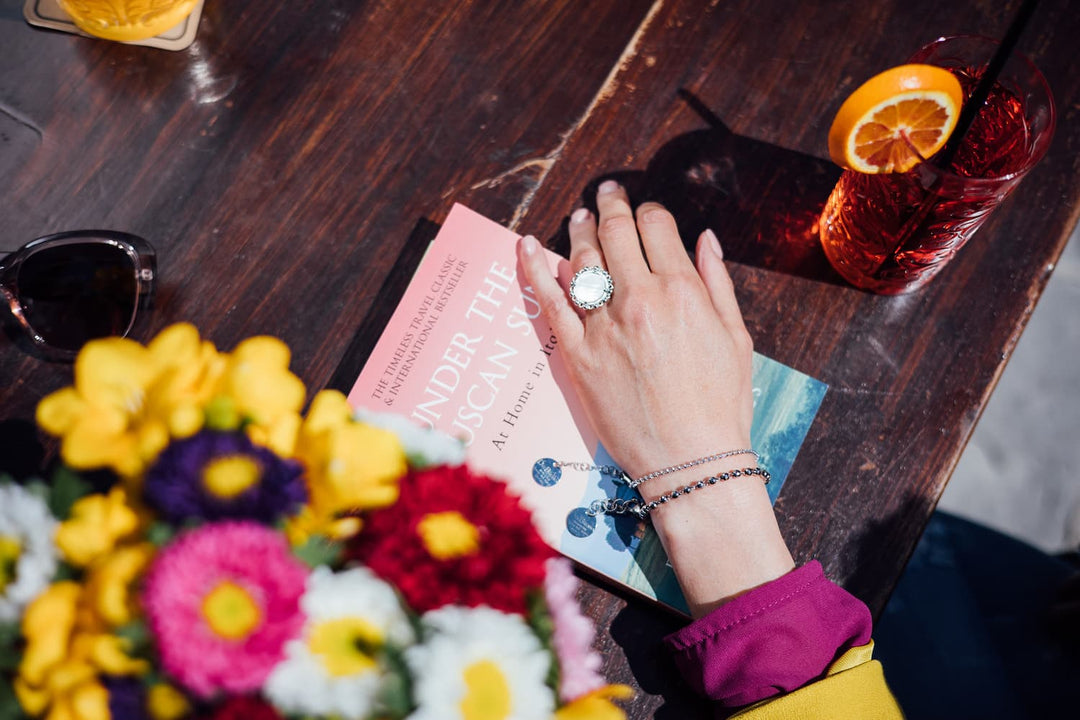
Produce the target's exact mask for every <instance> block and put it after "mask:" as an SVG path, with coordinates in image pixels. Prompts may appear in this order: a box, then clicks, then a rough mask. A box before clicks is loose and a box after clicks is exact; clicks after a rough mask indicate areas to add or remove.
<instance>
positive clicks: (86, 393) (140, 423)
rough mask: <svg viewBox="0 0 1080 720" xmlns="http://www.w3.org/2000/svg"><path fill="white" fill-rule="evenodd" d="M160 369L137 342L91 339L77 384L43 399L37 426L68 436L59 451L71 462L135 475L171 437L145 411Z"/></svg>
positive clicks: (79, 365)
mask: <svg viewBox="0 0 1080 720" xmlns="http://www.w3.org/2000/svg"><path fill="white" fill-rule="evenodd" d="M159 371H160V367H159V366H158V365H157V364H155V362H154V357H153V356H152V355H151V353H150V352H149V351H148V350H147V349H146V348H144V347H143V346H142V345H139V344H138V343H137V342H134V341H132V340H127V339H124V338H105V339H103V340H92V341H90V342H89V343H87V344H86V346H85V347H84V348H83V350H82V351H81V352H80V353H79V356H78V358H77V359H76V360H75V385H74V386H73V387H67V388H63V389H61V390H58V391H56V392H54V393H52V394H51V395H47V396H46V397H45V398H43V399H42V400H41V402H40V403H38V407H37V422H38V425H40V426H41V427H42V429H44V430H45V431H46V432H49V433H51V434H53V435H57V436H60V437H62V438H63V441H62V442H61V446H60V454H61V455H62V456H63V458H64V462H66V463H67V464H68V465H70V466H72V467H74V468H77V469H83V470H86V469H93V468H100V467H110V468H112V469H113V470H115V471H116V472H118V473H119V474H121V475H124V476H131V475H135V474H137V473H138V472H139V471H141V470H142V468H143V465H144V463H145V459H146V458H147V457H153V456H154V455H156V454H157V453H158V452H159V451H160V450H161V448H163V447H164V446H165V444H166V443H167V442H168V430H167V428H166V426H165V425H164V423H163V422H161V420H160V419H159V418H154V417H148V416H146V413H145V403H146V394H147V390H148V389H149V387H150V385H151V383H153V381H154V379H155V378H156V377H157V374H158V372H159Z"/></svg>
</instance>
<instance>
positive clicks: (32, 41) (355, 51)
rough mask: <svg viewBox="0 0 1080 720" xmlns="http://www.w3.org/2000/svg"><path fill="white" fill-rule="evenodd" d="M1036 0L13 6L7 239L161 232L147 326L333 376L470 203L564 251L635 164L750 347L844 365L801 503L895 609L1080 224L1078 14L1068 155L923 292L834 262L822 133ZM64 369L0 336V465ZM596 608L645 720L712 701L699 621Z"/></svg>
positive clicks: (3, 193) (4, 26)
mask: <svg viewBox="0 0 1080 720" xmlns="http://www.w3.org/2000/svg"><path fill="white" fill-rule="evenodd" d="M1017 5H1018V2H1016V1H1015V0H1014V1H1012V2H1007V3H1000V2H990V1H989V0H957V1H956V2H949V3H940V2H937V1H936V0H879V1H878V2H875V3H872V4H859V5H858V6H857V7H858V9H857V11H856V10H854V8H855V6H854V5H850V6H849V5H846V4H842V3H831V2H824V1H820V2H797V1H796V0H755V1H751V0H732V1H730V2H715V1H714V2H707V1H706V0H655V2H653V1H647V0H622V1H621V2H620V1H618V0H602V1H599V2H593V3H589V4H588V5H587V7H586V6H585V5H583V4H580V3H572V2H569V1H568V0H553V1H550V2H543V3H497V2H461V3H412V4H409V3H400V2H388V1H383V2H375V1H369V2H358V1H354V0H322V2H314V0H301V1H298V2H292V3H219V2H212V3H208V5H207V8H206V11H205V13H204V16H203V20H202V22H201V25H200V29H199V38H198V41H197V43H196V45H195V46H193V48H191V49H190V50H188V51H185V52H181V53H167V52H162V51H155V50H148V49H144V48H133V47H126V46H121V45H116V44H111V43H106V42H100V41H94V40H89V39H84V38H77V37H73V36H68V35H63V34H59V33H48V32H41V31H36V30H33V29H31V28H29V27H27V26H26V25H25V24H24V23H23V22H22V20H21V15H20V12H19V7H21V0H0V53H2V58H3V62H0V206H2V207H3V209H4V220H5V228H4V232H3V238H4V239H3V243H0V244H2V245H4V246H6V247H9V248H10V247H12V246H17V245H19V244H21V243H23V242H25V241H27V240H29V239H31V238H33V237H36V236H39V235H43V234H47V233H49V232H54V231H58V230H63V229H73V228H85V227H107V228H115V229H122V230H127V231H131V232H136V233H140V234H142V235H144V236H145V237H147V238H148V239H150V240H151V242H153V243H154V244H155V246H156V247H157V248H158V251H159V266H160V268H161V270H162V277H161V280H162V288H161V291H160V293H159V296H158V302H157V307H156V309H155V311H154V312H153V314H152V315H151V316H149V317H148V318H147V322H145V323H144V324H143V325H142V327H141V328H140V334H141V337H143V338H145V337H148V336H149V335H150V334H152V333H153V332H154V331H156V330H157V329H160V328H161V327H163V326H165V325H166V324H169V323H171V322H174V321H177V320H181V319H183V320H191V321H193V322H195V323H196V324H198V325H199V327H200V328H201V329H202V330H203V332H204V333H205V334H206V335H207V336H208V337H210V338H211V339H213V340H214V341H215V342H216V343H217V344H218V345H219V346H220V347H222V348H226V349H227V348H231V347H232V346H233V345H235V343H237V342H238V341H239V340H241V339H242V338H244V337H247V336H249V335H252V334H257V333H271V334H274V335H277V336H279V337H281V338H282V339H284V340H285V341H286V342H287V343H289V345H290V346H291V347H292V348H293V352H294V358H293V368H294V370H295V371H296V372H297V373H298V374H299V375H300V376H301V377H302V378H303V379H304V381H305V382H307V383H308V385H309V387H310V388H312V389H315V388H319V387H322V386H324V385H326V384H327V383H328V382H330V380H331V377H332V375H333V373H334V370H335V368H336V367H338V365H339V363H341V361H342V359H343V358H345V360H346V362H345V365H344V367H345V368H346V370H345V371H343V372H345V373H346V374H347V372H348V366H349V358H350V356H349V355H348V352H347V351H348V349H349V347H350V344H351V341H352V340H353V337H354V334H355V333H356V331H357V329H358V328H359V327H361V324H362V322H363V320H364V318H365V317H378V313H379V312H382V313H384V314H385V312H386V311H387V310H388V309H390V305H391V304H392V303H391V302H390V301H389V300H387V299H386V298H383V297H380V291H381V289H382V290H384V291H385V292H386V294H387V298H389V297H391V296H392V295H393V292H394V288H395V287H398V286H400V283H401V282H402V279H401V277H396V278H395V276H394V275H393V274H392V273H391V269H392V268H393V267H394V266H395V263H397V262H398V261H399V259H403V260H405V261H408V260H409V258H410V257H411V258H415V256H416V253H417V252H418V251H419V249H421V248H422V247H423V246H424V245H425V244H426V242H427V240H428V239H430V238H431V237H432V234H433V232H434V231H435V228H436V227H437V224H438V222H440V221H441V219H442V218H443V217H445V213H446V212H447V211H448V209H449V207H450V205H451V204H452V203H453V202H454V201H459V202H464V203H466V204H468V205H470V206H471V207H473V208H475V209H476V210H478V211H480V212H483V213H485V214H487V215H489V216H490V217H492V218H494V219H496V220H499V221H501V222H504V223H507V224H512V225H513V226H514V227H515V228H516V229H518V230H519V231H522V232H524V231H529V232H533V233H535V234H537V235H539V236H541V237H544V238H546V239H547V241H548V242H549V244H551V245H552V246H553V247H562V246H564V245H565V242H566V239H565V233H564V224H565V218H566V216H567V215H568V214H569V213H570V212H571V211H572V210H573V209H574V208H575V207H576V206H578V205H579V204H582V203H588V202H589V201H590V198H591V195H592V192H593V190H594V188H595V186H596V184H597V183H598V182H599V181H600V180H601V179H604V178H608V177H616V178H618V179H620V180H621V181H623V182H624V183H625V184H626V185H627V186H628V187H629V188H630V190H631V193H632V195H633V197H634V199H635V200H637V201H641V200H645V199H655V200H660V201H662V202H665V203H666V204H668V205H669V207H671V208H672V210H673V211H674V212H675V213H676V215H677V218H678V220H679V225H680V228H681V230H682V231H683V233H684V237H685V238H686V239H687V240H688V241H692V240H693V238H695V237H696V235H697V234H698V233H699V232H700V231H701V230H702V229H704V228H705V227H713V228H714V229H716V230H717V232H718V233H719V234H720V236H721V238H722V242H723V243H724V245H725V251H726V254H727V257H728V259H729V268H730V270H731V272H732V275H733V278H734V281H735V285H736V289H737V293H738V296H739V299H740V303H741V305H742V308H743V311H744V314H745V316H746V321H747V325H748V327H749V329H750V331H751V334H752V335H753V337H754V339H755V342H756V346H757V349H758V350H759V351H760V352H763V353H764V354H766V355H769V356H771V357H773V358H776V359H777V360H780V361H781V362H784V363H786V364H788V365H791V366H793V367H795V368H797V369H799V370H801V371H803V372H806V373H809V374H811V375H813V376H815V377H818V378H820V379H822V380H824V381H825V382H827V383H828V384H829V386H830V390H829V392H828V394H827V396H826V398H825V401H824V404H823V406H822V409H821V412H820V414H819V416H818V418H817V420H816V421H815V423H814V425H813V427H812V428H811V431H810V435H809V437H808V438H807V441H806V444H805V445H804V446H803V449H802V451H801V452H800V455H799V458H798V460H797V461H796V463H795V466H794V468H793V470H792V473H791V475H790V477H789V479H788V481H787V484H786V485H785V487H784V490H783V492H782V494H781V496H780V500H779V502H778V504H777V512H778V515H779V518H780V522H781V526H782V528H783V530H784V533H785V536H786V537H787V539H788V541H789V543H790V544H791V546H792V548H793V550H794V552H795V554H796V555H797V557H798V559H799V560H800V561H805V560H808V559H810V558H813V557H816V558H819V559H820V560H821V561H822V562H823V564H824V565H825V568H826V571H827V573H828V574H829V576H830V577H832V578H833V579H835V580H837V581H838V582H840V583H841V584H843V585H844V586H845V587H847V588H848V589H850V590H851V591H853V592H854V593H855V594H857V595H858V596H860V597H861V598H863V599H864V600H865V601H866V602H867V603H868V604H869V605H870V607H871V608H872V610H873V611H874V612H875V614H876V613H879V612H880V611H881V609H882V608H883V607H884V604H885V602H886V601H887V599H888V597H889V593H890V592H891V589H892V587H893V585H894V584H895V582H896V580H897V578H898V577H899V575H900V573H901V571H902V569H903V567H904V564H905V563H906V561H907V558H908V556H909V555H910V553H911V550H912V548H913V547H914V544H915V542H916V541H917V539H918V537H919V535H920V533H921V531H922V529H923V527H924V525H925V523H926V521H927V518H928V516H929V514H930V512H931V511H932V509H933V507H934V505H935V504H936V502H937V499H938V497H939V496H940V494H941V491H942V489H943V488H944V486H945V483H946V482H947V480H948V477H949V474H950V472H951V471H952V469H953V467H954V465H955V464H956V462H957V459H958V458H959V455H960V452H961V451H962V449H963V447H964V444H965V443H966V441H967V439H968V437H969V435H970V433H971V431H972V429H973V427H974V425H975V422H976V421H977V419H978V416H979V413H980V412H981V410H982V408H983V407H984V405H985V403H986V401H987V398H988V397H989V395H990V393H991V391H992V389H993V386H994V384H995V382H996V380H997V378H998V376H999V375H1000V373H1001V371H1002V368H1003V367H1004V364H1005V363H1006V361H1007V360H1008V356H1009V354H1010V353H1011V351H1012V348H1013V346H1014V345H1015V343H1016V341H1017V339H1018V337H1019V335H1020V333H1021V331H1022V329H1023V326H1024V324H1025V322H1026V320H1027V317H1028V316H1029V314H1030V313H1031V311H1032V309H1033V308H1034V305H1035V303H1036V301H1037V299H1038V297H1039V295H1040V293H1041V292H1042V289H1043V287H1044V285H1045V283H1046V281H1047V279H1048V277H1049V275H1050V272H1051V270H1052V268H1053V265H1054V263H1055V261H1056V259H1057V257H1058V255H1059V254H1060V252H1061V249H1062V248H1063V246H1064V243H1065V241H1066V239H1067V238H1068V236H1069V233H1070V231H1071V229H1072V227H1073V226H1074V225H1075V223H1076V219H1077V215H1078V213H1080V172H1078V167H1077V165H1078V161H1077V157H1078V153H1077V152H1076V149H1077V146H1078V145H1080V124H1078V123H1077V108H1080V59H1078V58H1077V56H1076V54H1075V52H1074V51H1073V46H1074V40H1073V38H1074V37H1076V36H1077V33H1078V31H1080V16H1078V15H1077V14H1076V13H1075V12H1074V11H1073V10H1072V9H1071V8H1070V3H1069V2H1068V0H1044V2H1043V3H1041V5H1040V8H1039V11H1038V13H1037V14H1036V16H1035V18H1034V19H1033V20H1032V23H1031V26H1030V27H1029V29H1028V31H1027V33H1026V35H1025V37H1024V38H1023V39H1022V40H1021V45H1020V49H1021V50H1022V51H1023V52H1025V53H1027V54H1028V55H1030V56H1031V57H1032V58H1033V59H1034V61H1035V62H1036V64H1037V65H1039V67H1040V68H1041V69H1042V70H1043V72H1044V73H1045V74H1046V76H1047V78H1048V79H1049V81H1050V84H1051V87H1052V88H1053V89H1054V91H1055V94H1056V98H1057V103H1058V129H1057V135H1056V138H1055V140H1054V143H1053V145H1052V147H1051V150H1050V152H1049V154H1048V155H1047V157H1046V159H1044V160H1043V161H1042V163H1041V164H1040V165H1039V166H1038V167H1037V168H1036V169H1035V170H1034V171H1033V172H1032V173H1031V175H1030V176H1029V177H1028V178H1027V179H1026V180H1025V181H1024V182H1023V183H1022V184H1021V186H1020V188H1019V189H1018V190H1017V192H1016V193H1015V194H1014V196H1013V197H1012V198H1010V199H1009V200H1008V201H1007V202H1006V204H1005V205H1004V206H1003V207H1002V208H1001V209H1000V210H999V212H998V213H997V214H996V215H995V217H994V218H993V219H992V220H991V222H990V223H989V224H988V225H986V226H985V227H984V228H983V229H982V230H981V231H980V233H979V234H978V235H977V236H976V238H975V239H974V240H973V241H972V242H971V243H970V244H969V246H968V247H966V248H965V249H964V250H963V251H962V252H961V253H960V255H959V257H958V258H957V259H956V260H955V261H954V262H953V264H952V265H951V266H950V267H949V268H948V269H947V270H946V271H945V272H944V273H942V275H941V276H940V277H939V278H937V279H936V280H935V281H934V283H933V284H932V285H931V286H930V287H928V288H927V289H926V290H924V291H922V292H920V293H919V294H916V295H912V296H906V297H895V298H884V297H878V296H874V295H870V294H867V293H864V292H861V291H858V290H855V289H852V288H850V287H848V286H847V285H845V284H844V283H843V282H842V281H841V280H839V279H838V278H837V276H836V275H835V274H834V273H833V272H832V270H831V269H830V268H829V266H828V263H827V262H826V261H825V260H824V257H823V255H822V253H821V250H820V248H819V246H818V244H817V241H816V237H815V233H816V226H815V222H816V217H817V214H818V212H819V211H820V208H821V206H822V204H823V203H824V200H825V197H826V196H827V194H828V192H829V190H830V188H831V187H832V184H833V183H834V182H835V179H836V177H837V170H836V168H835V167H834V166H832V165H831V164H830V163H828V162H827V161H825V160H824V159H823V158H824V156H825V152H826V150H825V148H826V132H827V129H828V122H829V121H830V119H831V118H832V116H833V114H834V113H835V111H836V109H837V108H838V107H839V104H840V102H841V101H842V100H843V98H844V97H845V96H846V95H847V94H848V93H849V92H850V91H851V90H852V89H853V88H854V87H855V86H857V85H858V84H859V83H860V82H861V81H862V80H863V79H865V78H867V77H869V76H870V75H872V74H874V73H876V72H878V71H880V70H881V69H883V68H886V67H889V66H892V65H895V64H898V63H900V62H902V61H903V60H904V58H906V57H907V56H908V55H909V54H910V53H911V52H913V51H914V50H915V49H916V48H917V47H919V46H920V45H922V44H923V43H925V42H928V41H930V40H932V39H934V38H935V37H937V36H939V35H942V34H958V33H981V34H986V35H1000V34H1001V33H1002V32H1003V31H1004V28H1005V26H1006V24H1007V22H1008V19H1009V18H1010V17H1011V15H1012V13H1013V12H1014V11H1015V8H1016V6H1017ZM372 313H374V315H373V314H372ZM378 327H379V324H378V322H377V321H373V324H372V325H370V326H369V327H368V328H367V330H366V331H365V332H366V333H367V334H370V333H372V332H377V329H378ZM343 377H345V376H344V375H339V376H338V377H337V378H335V381H336V382H339V383H340V382H342V378H343ZM69 381H70V368H69V367H67V366H62V365H56V364H51V363H46V362H43V361H42V360H40V359H38V358H35V357H33V356H30V355H27V354H26V353H25V352H24V351H23V350H22V349H21V348H20V347H18V346H17V345H16V344H15V343H13V342H10V341H8V340H0V438H3V439H2V441H0V468H6V469H9V470H13V471H15V472H16V473H19V474H25V473H26V472H29V468H30V467H32V466H33V464H34V463H35V462H37V461H39V460H40V457H41V454H42V453H43V452H44V451H43V450H42V449H41V448H40V447H37V444H36V442H35V433H34V431H33V430H32V428H30V426H29V425H28V422H27V421H28V420H29V419H30V418H32V414H33V407H34V404H35V403H36V401H37V399H38V398H40V397H41V396H42V395H44V394H45V393H47V392H49V391H52V390H54V389H56V388H58V387H60V386H62V385H64V384H66V383H68V382H69ZM582 597H583V600H584V601H585V603H586V605H587V607H588V610H589V612H590V613H591V614H592V616H593V617H594V618H596V619H597V621H598V622H599V623H600V625H601V627H602V628H604V630H603V632H602V633H601V638H600V639H599V641H598V642H599V646H600V648H601V650H602V651H603V652H604V656H605V662H606V667H605V670H606V672H607V673H608V675H609V677H610V678H611V679H612V680H613V681H621V682H628V683H630V684H632V685H634V686H635V687H636V688H638V689H639V693H638V697H637V698H636V699H635V700H634V701H633V702H632V703H631V705H630V708H631V712H630V715H631V717H634V718H644V717H658V718H675V717H680V718H681V717H692V716H703V715H704V714H705V713H706V711H705V709H704V708H703V706H701V705H700V704H697V703H696V702H695V701H694V700H693V699H692V698H691V696H690V694H689V691H688V690H687V689H686V688H685V687H684V686H683V685H682V684H681V682H680V681H678V679H677V678H675V677H674V671H673V670H672V668H671V666H670V664H669V663H668V662H667V661H666V660H665V659H664V657H663V655H662V653H660V652H658V643H659V642H660V639H661V638H662V636H663V635H664V634H665V633H667V632H670V631H672V630H674V629H676V628H677V627H678V626H679V625H680V622H679V621H678V620H677V619H674V618H670V617H668V616H666V615H664V614H662V613H661V612H660V611H658V610H656V609H655V608H651V607H648V606H645V605H642V604H640V603H639V602H637V601H634V600H631V601H626V600H625V599H624V598H621V597H620V596H619V595H618V594H617V593H614V592H612V591H611V590H609V589H606V588H604V587H601V586H596V585H588V586H587V587H586V589H585V590H584V591H583V593H582Z"/></svg>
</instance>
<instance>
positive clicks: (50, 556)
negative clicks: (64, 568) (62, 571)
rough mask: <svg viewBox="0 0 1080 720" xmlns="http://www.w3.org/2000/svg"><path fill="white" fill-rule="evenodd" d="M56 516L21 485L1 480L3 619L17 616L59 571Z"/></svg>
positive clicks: (0, 609)
mask: <svg viewBox="0 0 1080 720" xmlns="http://www.w3.org/2000/svg"><path fill="white" fill-rule="evenodd" d="M55 533H56V518H54V517H53V516H52V513H50V512H49V508H48V507H47V506H46V505H45V502H44V501H43V500H42V499H41V498H39V497H38V496H37V495H34V494H33V493H31V492H30V491H29V490H27V489H25V488H23V487H22V486H20V485H14V484H9V483H3V484H0V622H2V623H8V622H14V621H16V620H18V619H19V618H20V617H21V616H22V612H23V609H24V608H25V607H26V606H27V605H29V604H30V601H32V600H33V599H34V598H36V597H37V596H38V595H39V594H40V593H41V592H42V591H43V590H45V588H47V587H48V586H49V581H51V580H52V577H53V575H54V574H55V573H56V564H57V553H56V544H55V543H54V542H53V535H54V534H55Z"/></svg>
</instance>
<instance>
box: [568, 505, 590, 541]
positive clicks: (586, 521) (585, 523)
mask: <svg viewBox="0 0 1080 720" xmlns="http://www.w3.org/2000/svg"><path fill="white" fill-rule="evenodd" d="M595 529H596V517H595V516H593V515H590V514H589V513H587V512H585V508H580V507H579V508H574V509H573V510H571V511H570V514H569V515H567V516H566V531H567V532H569V533H570V534H571V535H573V536H574V537H578V538H583V537H589V536H590V535H592V533H593V530H595Z"/></svg>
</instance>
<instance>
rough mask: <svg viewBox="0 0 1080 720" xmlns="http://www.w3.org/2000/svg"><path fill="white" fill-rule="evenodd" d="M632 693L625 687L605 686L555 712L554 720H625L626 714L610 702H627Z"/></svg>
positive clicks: (632, 695)
mask: <svg viewBox="0 0 1080 720" xmlns="http://www.w3.org/2000/svg"><path fill="white" fill-rule="evenodd" d="M632 697H634V691H633V690H631V689H630V688H629V687H627V686H626V685H605V686H604V687H602V688H598V689H596V690H593V691H592V692H590V693H586V694H584V695H582V696H581V697H579V698H577V699H576V700H574V701H573V702H571V703H568V704H566V705H564V706H562V707H561V708H559V709H558V710H556V711H555V720H626V713H625V712H623V710H622V708H620V707H619V706H618V705H616V704H615V703H613V702H612V700H629V699H630V698H632Z"/></svg>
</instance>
